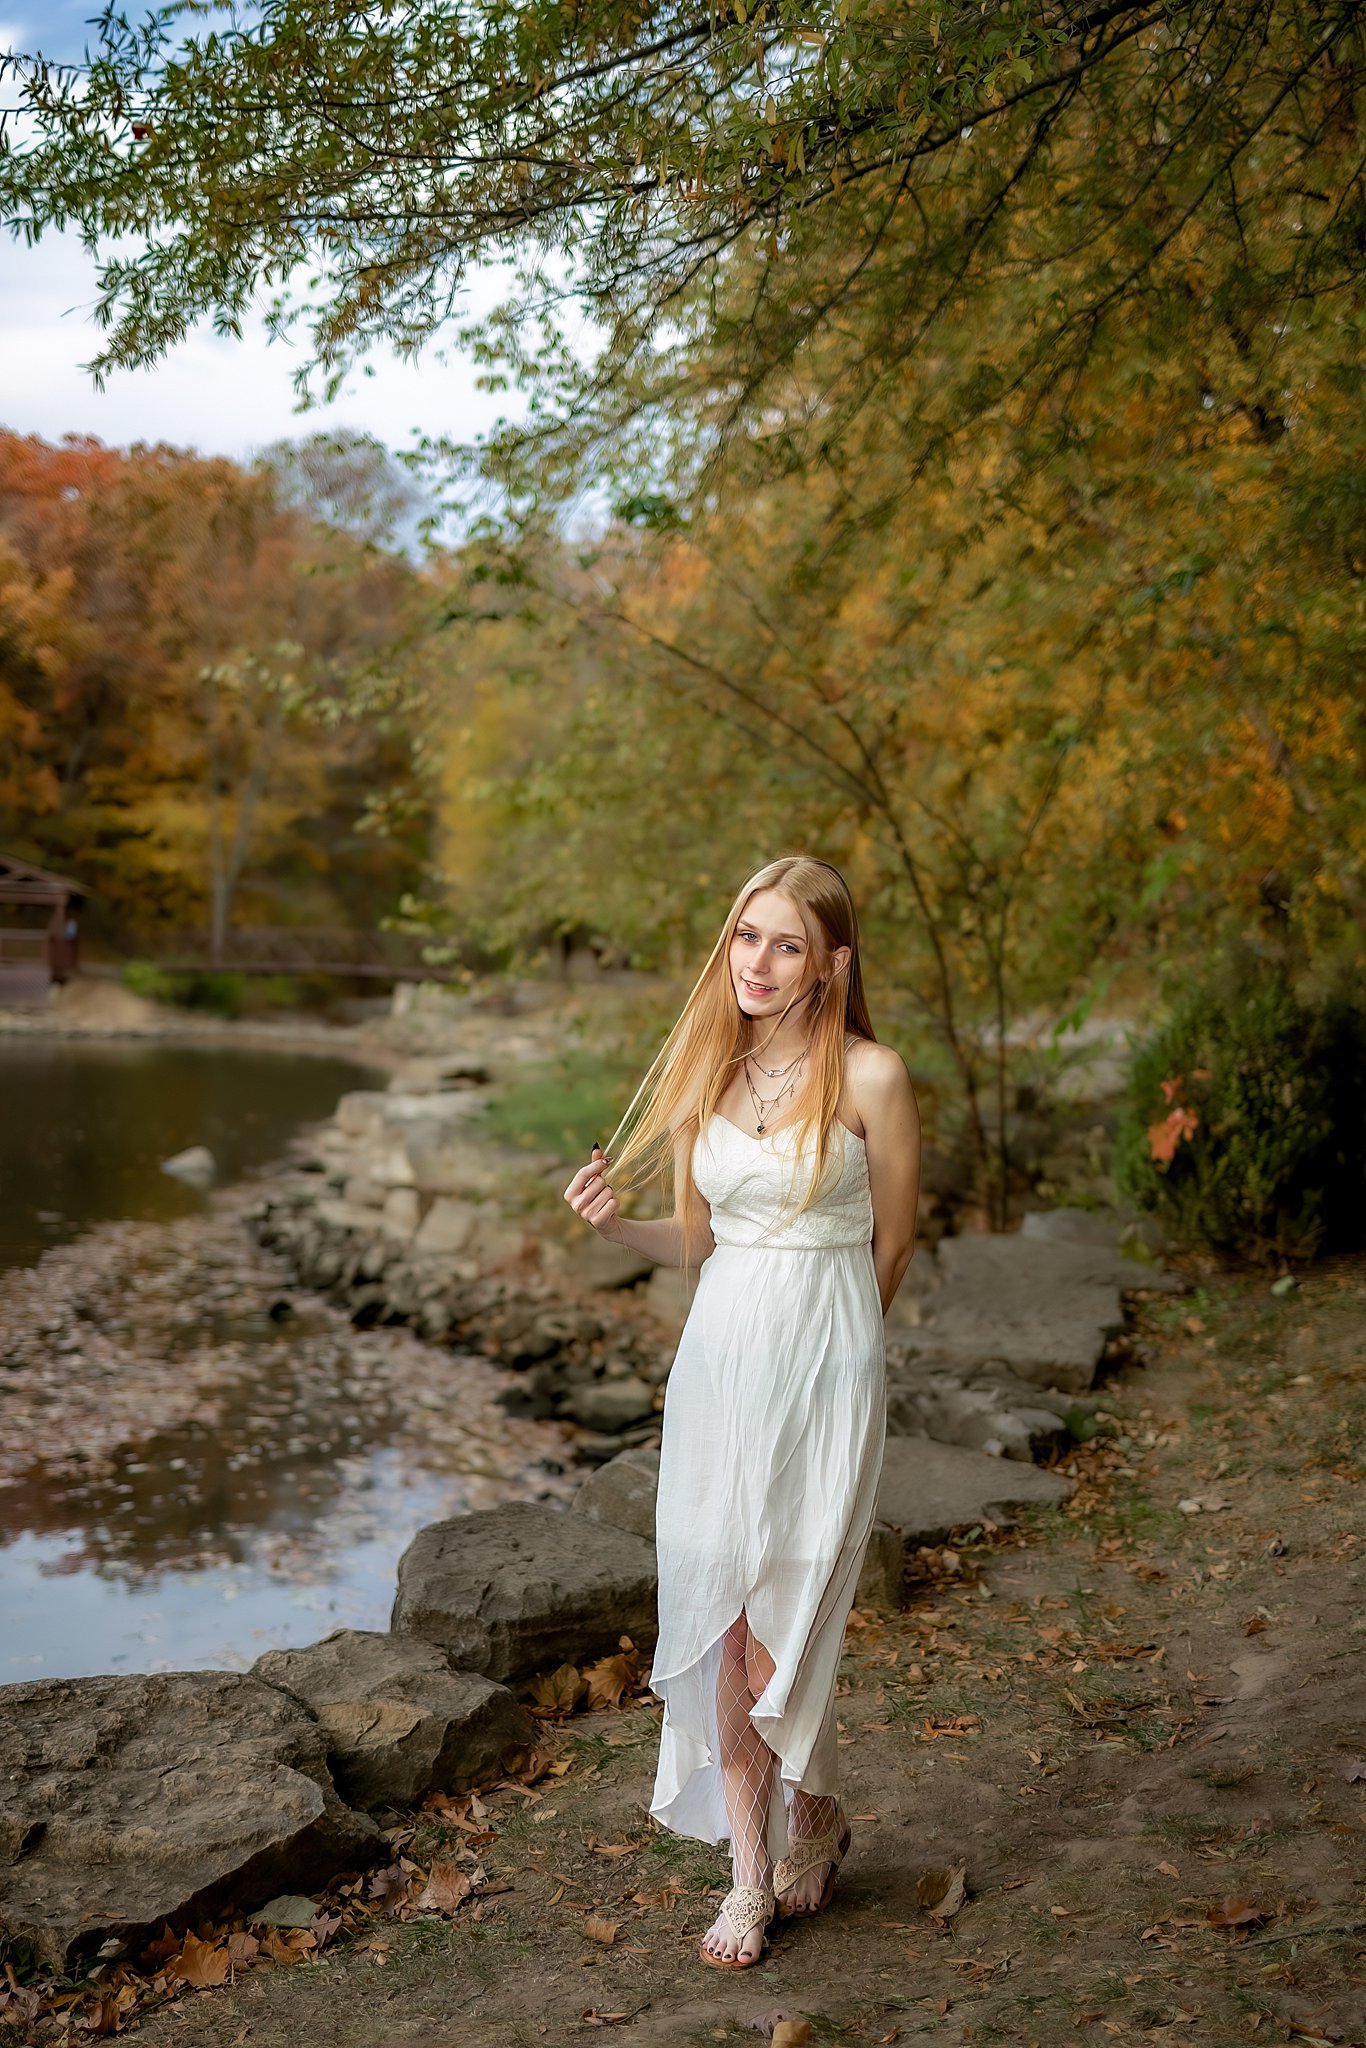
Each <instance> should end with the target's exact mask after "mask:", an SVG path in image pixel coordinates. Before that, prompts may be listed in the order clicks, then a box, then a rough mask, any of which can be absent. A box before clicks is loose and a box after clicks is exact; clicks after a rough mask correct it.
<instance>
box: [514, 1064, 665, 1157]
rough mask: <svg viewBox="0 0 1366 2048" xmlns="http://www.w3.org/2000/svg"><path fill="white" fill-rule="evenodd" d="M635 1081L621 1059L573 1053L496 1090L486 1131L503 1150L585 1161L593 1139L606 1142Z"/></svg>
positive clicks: (636, 1077) (631, 1068)
mask: <svg viewBox="0 0 1366 2048" xmlns="http://www.w3.org/2000/svg"><path fill="white" fill-rule="evenodd" d="M639 1080H640V1075H639V1073H638V1071H637V1070H636V1065H635V1063H634V1062H632V1061H631V1060H629V1059H628V1057H627V1055H625V1054H624V1053H608V1052H603V1051H601V1050H600V1049H597V1048H594V1049H592V1050H589V1049H588V1048H582V1049H580V1048H577V1047H576V1048H571V1049H570V1050H568V1051H566V1052H564V1053H562V1054H561V1055H560V1057H559V1058H558V1059H556V1060H553V1061H549V1062H547V1063H546V1064H545V1065H543V1066H541V1067H538V1068H535V1069H533V1070H532V1071H531V1072H529V1073H527V1074H525V1075H523V1076H522V1077H521V1078H520V1079H518V1080H516V1081H512V1082H510V1083H509V1084H508V1086H507V1087H505V1088H500V1089H499V1090H498V1092H497V1094H496V1095H495V1096H494V1098H493V1100H492V1101H491V1102H490V1103H489V1106H488V1110H487V1113H486V1119H485V1122H486V1128H487V1129H488V1131H489V1134H490V1135H491V1136H492V1137H494V1138H497V1139H498V1140H500V1142H501V1143H503V1144H507V1145H520V1146H522V1147H524V1148H525V1149H526V1150H528V1151H537V1152H556V1153H558V1154H560V1155H561V1157H563V1158H566V1159H587V1157H588V1154H589V1151H590V1149H591V1147H592V1144H593V1141H594V1139H595V1138H596V1139H597V1140H598V1142H599V1143H600V1144H603V1145H606V1144H607V1142H608V1141H609V1139H610V1137H611V1135H612V1132H613V1130H614V1129H615V1127H616V1125H617V1123H618V1122H619V1120H620V1118H621V1116H622V1115H623V1113H624V1112H625V1109H626V1106H627V1104H628V1103H629V1102H630V1100H631V1096H632V1094H633V1092H634V1090H635V1088H636V1085H637V1084H638V1082H639Z"/></svg>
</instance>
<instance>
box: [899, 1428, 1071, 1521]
mask: <svg viewBox="0 0 1366 2048" xmlns="http://www.w3.org/2000/svg"><path fill="white" fill-rule="evenodd" d="M1071 1491H1072V1482H1071V1480H1069V1479H1065V1478H1064V1477H1063V1476H1062V1475H1061V1474H1060V1473H1056V1472H1045V1471H1044V1470H1043V1469H1042V1467H1041V1466H1038V1465H1026V1464H1024V1463H1023V1462H1022V1461H1021V1460H1020V1459H1018V1458H990V1457H988V1456H987V1455H986V1454H985V1453H984V1452H982V1451H969V1450H964V1449H963V1448H962V1447H961V1446H960V1445H958V1444H938V1443H933V1442H931V1440H930V1439H929V1438H928V1437H912V1436H896V1437H888V1439H887V1452H886V1456H885V1458H884V1460H883V1466H882V1479H881V1481H880V1483H879V1486H878V1495H877V1512H878V1519H879V1521H883V1522H890V1523H891V1524H892V1525H893V1527H894V1528H897V1529H900V1531H901V1534H902V1538H903V1540H904V1541H905V1542H906V1543H907V1544H908V1545H913V1544H918V1543H942V1542H943V1541H944V1539H945V1537H946V1536H947V1535H948V1534H949V1533H950V1531H951V1530H953V1529H961V1528H963V1527H965V1526H966V1525H967V1524H968V1523H971V1522H976V1521H980V1520H981V1518H982V1516H983V1515H986V1516H988V1517H989V1518H990V1519H991V1520H992V1521H993V1522H1005V1521H1008V1520H1009V1519H1010V1511H1011V1509H1012V1508H1017V1507H1024V1506H1033V1505H1037V1504H1043V1505H1045V1506H1051V1507H1056V1506H1057V1505H1058V1504H1059V1503H1060V1502H1061V1501H1064V1500H1066V1499H1067V1497H1068V1495H1069V1494H1070V1493H1071Z"/></svg>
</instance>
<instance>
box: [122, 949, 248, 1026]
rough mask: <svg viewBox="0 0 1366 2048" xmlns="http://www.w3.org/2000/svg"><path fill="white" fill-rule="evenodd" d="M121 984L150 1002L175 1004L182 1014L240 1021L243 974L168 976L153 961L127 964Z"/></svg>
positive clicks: (205, 971)
mask: <svg viewBox="0 0 1366 2048" xmlns="http://www.w3.org/2000/svg"><path fill="white" fill-rule="evenodd" d="M122 980H123V985H124V987H125V988H130V989H131V990H132V991H133V994H134V995H135V996H145V997H146V998H147V1000H148V1001H149V1002H153V1003H178V1004H179V1005H180V1007H181V1009H183V1010H208V1011H210V1012H211V1013H212V1014H213V1015H214V1016H215V1017H240V1016H241V1014H242V1004H243V997H244V994H245V991H246V985H247V977H246V975H245V974H234V973H232V972H231V971H229V970H226V969H223V970H217V969H214V970H211V969H207V968H206V969H203V970H200V969H195V970H193V971H191V972H189V973H184V974H175V973H168V972H167V971H166V969H165V968H162V967H158V966H157V965H156V963H155V962H154V961H152V960H128V961H126V962H125V963H124V966H123V970H122Z"/></svg>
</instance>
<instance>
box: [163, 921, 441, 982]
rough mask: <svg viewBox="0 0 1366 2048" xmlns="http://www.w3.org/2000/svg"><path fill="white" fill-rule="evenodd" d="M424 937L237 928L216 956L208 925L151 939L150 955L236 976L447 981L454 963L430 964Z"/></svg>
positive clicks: (169, 965) (167, 963)
mask: <svg viewBox="0 0 1366 2048" xmlns="http://www.w3.org/2000/svg"><path fill="white" fill-rule="evenodd" d="M423 943H424V942H423V941H422V940H421V939H419V938H414V937H411V936H410V935H409V934H408V933H406V932H381V931H356V930H353V929H333V928H330V927H325V926H315V925H253V926H249V927H243V928H241V929H238V928H237V927H234V928H233V929H232V930H230V931H229V932H228V933H227V934H226V936H225V939H224V943H223V948H222V952H221V954H220V956H219V958H218V959H216V960H215V959H214V958H213V953H212V946H211V943H210V933H209V932H208V931H207V930H206V929H192V930H187V931H176V932H168V933H166V934H164V935H162V936H159V937H158V938H156V939H154V940H149V941H148V942H147V946H146V949H145V955H144V957H146V958H150V959H155V961H156V962H157V965H158V966H160V967H163V968H165V969H166V970H167V972H168V973H173V972H175V971H176V970H177V969H180V970H182V971H186V970H192V969H193V970H201V971H202V970H210V969H212V968H215V967H218V968H228V969H231V970H232V972H233V973H235V974H342V975H349V974H358V975H365V976H373V977H382V978H383V979H385V980H389V981H446V980H449V979H451V978H452V973H453V970H452V969H451V968H449V967H432V966H428V965H427V963H426V962H425V961H424V960H423V958H422V946H423Z"/></svg>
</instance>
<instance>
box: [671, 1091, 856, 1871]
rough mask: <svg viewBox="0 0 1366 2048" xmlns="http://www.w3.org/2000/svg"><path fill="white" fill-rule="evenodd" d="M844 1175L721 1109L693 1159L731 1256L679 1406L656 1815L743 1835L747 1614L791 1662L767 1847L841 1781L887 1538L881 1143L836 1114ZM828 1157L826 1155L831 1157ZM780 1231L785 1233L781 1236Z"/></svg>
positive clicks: (690, 1352) (768, 1692)
mask: <svg viewBox="0 0 1366 2048" xmlns="http://www.w3.org/2000/svg"><path fill="white" fill-rule="evenodd" d="M835 1133H836V1136H835V1140H834V1145H833V1149H832V1154H831V1158H830V1160H829V1161H828V1163H827V1173H826V1184H825V1186H824V1187H823V1189H822V1191H821V1193H820V1194H819V1195H818V1197H817V1200H816V1201H815V1202H814V1203H813V1204H812V1206H811V1207H810V1208H809V1209H808V1210H807V1211H806V1213H805V1214H804V1215H802V1216H800V1217H797V1218H796V1219H795V1220H793V1219H791V1218H789V1219H788V1220H786V1221H784V1222H781V1223H779V1222H777V1219H778V1218H779V1216H780V1214H781V1212H782V1210H783V1208H784V1206H785V1205H786V1203H787V1202H788V1200H789V1199H790V1195H791V1191H792V1190H793V1189H794V1188H795V1185H796V1183H795V1179H794V1168H798V1167H799V1170H800V1173H801V1175H802V1183H801V1184H802V1187H803V1188H804V1187H805V1185H806V1181H807V1179H808V1178H809V1175H810V1170H811V1166H810V1155H809V1154H808V1153H805V1152H804V1153H803V1154H802V1155H800V1158H799V1155H798V1153H797V1149H796V1147H795V1145H794V1143H793V1139H794V1137H795V1128H794V1127H793V1126H791V1125H787V1126H784V1127H783V1128H782V1129H780V1130H778V1131H775V1132H772V1133H769V1134H768V1135H766V1136H765V1137H763V1138H752V1137H751V1136H750V1135H749V1133H748V1132H747V1131H742V1130H741V1129H740V1127H739V1125H738V1124H733V1123H731V1122H730V1121H729V1120H728V1119H727V1118H725V1117H721V1116H713V1117H712V1119H711V1121H710V1123H709V1124H708V1125H707V1127H706V1128H705V1129H704V1130H703V1131H702V1132H701V1133H699V1135H698V1138H697V1141H696V1144H695V1146H694V1149H693V1173H694V1177H695V1179H696V1182H697V1186H698V1189H699V1191H700V1192H701V1193H702V1194H703V1195H704V1196H705V1197H706V1199H707V1201H708V1202H709V1203H710V1205H711V1228H712V1235H713V1237H714V1238H715V1240H716V1249H715V1251H714V1252H712V1253H711V1254H710V1255H709V1256H708V1258H707V1259H706V1260H704V1262H703V1265H702V1269H701V1275H700V1278H699V1280H698V1286H697V1292H696V1294H695V1296H694V1298H693V1303H692V1308H691V1310H690V1312H689V1315H688V1319H687V1322H686V1323H685V1324H684V1327H683V1332H682V1335H681V1337H680V1339H679V1344H678V1350H677V1353H676V1355H675V1358H674V1362H673V1366H672V1368H671V1370H670V1373H669V1379H668V1385H667V1390H666V1393H665V1401H664V1415H663V1434H662V1438H661V1444H660V1457H659V1493H658V1501H657V1506H656V1513H655V1534H656V1542H657V1547H658V1560H659V1640H658V1643H657V1646H656V1649H655V1657H654V1665H653V1669H652V1671H651V1675H650V1685H651V1689H652V1690H653V1691H654V1692H655V1693H656V1694H657V1695H658V1696H659V1698H660V1699H662V1700H663V1702H664V1719H663V1723H662V1726H661V1730H660V1748H659V1764H658V1769H657V1773H656V1777H655V1785H654V1791H653V1794H652V1796H651V1800H650V1812H651V1813H652V1814H653V1815H654V1817H655V1819H656V1820H659V1821H661V1822H663V1824H664V1825H665V1826H666V1827H668V1828H670V1829H672V1830H673V1831H674V1832H675V1833H677V1834H682V1835H692V1836H695V1837H697V1838H698V1839H700V1840H701V1841H704V1842H723V1841H725V1840H727V1839H728V1837H729V1835H730V1824H729V1822H728V1820H727V1818H726V1808H725V1799H724V1795H723V1790H722V1783H721V1767H720V1749H719V1743H718V1737H717V1727H716V1678H717V1668H718V1665H719V1663H720V1653H721V1638H722V1636H723V1635H724V1634H725V1631H726V1629H727V1628H728V1627H729V1626H730V1624H731V1622H733V1621H734V1620H735V1618H736V1616H737V1615H738V1614H739V1612H740V1610H741V1608H742V1607H743V1608H744V1610H745V1612H746V1613H747V1615H748V1617H749V1624H750V1629H751V1632H752V1634H753V1635H754V1636H756V1637H757V1638H758V1640H759V1641H760V1642H761V1643H762V1644H763V1645H764V1646H765V1648H766V1649H767V1650H768V1652H769V1654H770V1656H771V1657H772V1658H773V1661H774V1664H775V1666H776V1669H775V1671H774V1674H773V1677H772V1678H771V1680H770V1681H769V1683H768V1685H767V1686H766V1687H765V1689H764V1692H763V1694H762V1695H761V1697H760V1698H759V1699H758V1700H757V1701H756V1703H755V1705H754V1708H753V1711H752V1714H751V1719H752V1721H753V1723H754V1725H755V1727H756V1728H757V1729H758V1731H759V1733H760V1735H762V1737H763V1739H764V1741H765V1742H766V1743H767V1744H768V1746H769V1748H770V1749H772V1750H775V1751H776V1752H777V1754H778V1756H779V1758H780V1759H781V1778H782V1785H783V1798H782V1799H781V1800H779V1799H774V1800H773V1801H772V1802H771V1806H770V1812H769V1829H768V1850H769V1853H770V1855H771V1856H774V1857H778V1856H782V1855H785V1854H786V1853H787V1849H788V1839H787V1816H788V1810H789V1808H790V1806H791V1802H792V1792H793V1789H794V1788H797V1787H800V1788H801V1789H802V1790H804V1791H807V1792H811V1793H826V1794H829V1793H833V1792H835V1791H837V1790H838V1750H837V1748H836V1740H837V1734H836V1725H835V1677H836V1673H837V1671H838V1668H839V1661H840V1656H841V1652H842V1647H843V1640H844V1624H845V1620H846V1618H847V1616H848V1613H849V1609H850V1607H851V1606H852V1604H853V1599H854V1588H855V1586H856V1584H857V1581H858V1575H859V1571H860V1568H861V1566H862V1563H863V1556H864V1552H865V1550H866V1549H867V1546H868V1539H869V1536H870V1534H871V1532H872V1526H873V1520H874V1515H875V1510H876V1503H877V1487H878V1480H879V1478H880V1476H881V1470H882V1453H883V1445H884V1441H885V1435H886V1416H887V1405H886V1343H885V1332H884V1326H883V1320H882V1302H881V1297H880V1295H879V1292H878V1284H877V1275H876V1272H875V1270H874V1266H873V1255H872V1235H873V1206H872V1198H871V1195H870V1193H869V1188H868V1161H867V1155H866V1152H865V1149H864V1145H863V1140H862V1139H861V1138H859V1137H857V1136H856V1135H855V1134H854V1133H853V1132H852V1131H851V1130H850V1129H849V1127H848V1126H847V1125H846V1124H844V1123H842V1122H840V1121H838V1120H837V1121H836V1124H835ZM813 1149H814V1148H813ZM775 1226H776V1227H775Z"/></svg>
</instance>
